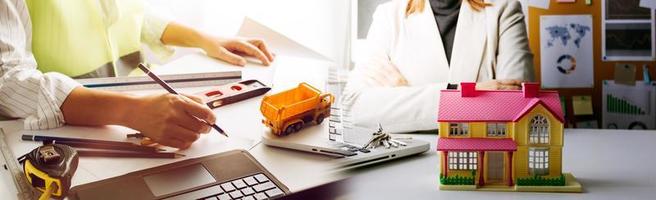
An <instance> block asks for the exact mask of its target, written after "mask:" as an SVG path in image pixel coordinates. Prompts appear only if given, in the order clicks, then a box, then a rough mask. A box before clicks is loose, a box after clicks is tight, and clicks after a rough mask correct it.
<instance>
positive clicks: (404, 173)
mask: <svg viewBox="0 0 656 200" xmlns="http://www.w3.org/2000/svg"><path fill="white" fill-rule="evenodd" d="M411 135H412V137H413V138H416V139H422V140H426V141H430V142H431V148H430V150H429V151H428V152H425V153H423V154H421V155H418V156H413V157H408V158H404V159H400V160H396V161H391V162H388V163H382V164H380V165H375V166H368V167H364V168H359V169H356V170H350V171H347V172H346V175H347V176H353V177H351V178H350V179H349V181H348V183H350V186H349V190H350V194H349V197H350V199H463V200H464V199H504V200H505V199H577V200H581V199H595V200H597V199H654V198H656V131H628V130H596V129H566V130H565V147H564V149H563V171H564V172H571V173H573V175H574V176H575V177H576V178H577V179H578V181H579V182H581V184H583V190H584V192H583V193H522V192H480V191H474V192H470V191H440V190H439V189H438V173H439V164H440V160H439V156H438V154H437V151H436V150H435V149H436V148H437V146H436V144H437V135H433V134H411Z"/></svg>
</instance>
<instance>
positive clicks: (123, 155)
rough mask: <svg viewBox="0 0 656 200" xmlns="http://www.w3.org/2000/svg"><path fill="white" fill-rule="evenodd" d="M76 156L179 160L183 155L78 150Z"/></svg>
mask: <svg viewBox="0 0 656 200" xmlns="http://www.w3.org/2000/svg"><path fill="white" fill-rule="evenodd" d="M77 154H78V155H79V156H82V157H112V158H179V157H184V156H185V155H183V154H179V153H173V152H162V153H145V152H129V151H89V150H78V151H77Z"/></svg>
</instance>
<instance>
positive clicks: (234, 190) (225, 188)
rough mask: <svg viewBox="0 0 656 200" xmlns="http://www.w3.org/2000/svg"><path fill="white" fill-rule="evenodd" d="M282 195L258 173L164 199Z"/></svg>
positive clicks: (245, 198)
mask: <svg viewBox="0 0 656 200" xmlns="http://www.w3.org/2000/svg"><path fill="white" fill-rule="evenodd" d="M283 195H285V193H284V192H283V191H282V190H281V189H280V188H279V187H278V186H277V185H276V184H275V183H273V181H271V180H269V178H267V177H266V175H264V174H261V173H260V174H256V175H252V176H247V177H244V178H240V179H237V180H232V181H227V182H224V183H221V184H218V185H214V186H211V187H207V188H204V189H200V190H196V191H192V192H189V193H184V194H181V195H178V196H174V197H170V198H166V199H165V200H192V199H201V200H228V199H242V200H260V199H273V198H276V197H280V196H283Z"/></svg>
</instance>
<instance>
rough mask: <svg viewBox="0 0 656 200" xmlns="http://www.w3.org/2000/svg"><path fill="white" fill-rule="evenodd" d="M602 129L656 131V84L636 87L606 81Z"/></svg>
mask: <svg viewBox="0 0 656 200" xmlns="http://www.w3.org/2000/svg"><path fill="white" fill-rule="evenodd" d="M601 98H602V114H603V115H602V128H611V129H642V128H643V127H644V128H647V129H656V83H653V82H652V83H651V84H645V83H644V82H643V81H636V84H635V85H634V86H631V85H624V84H616V83H615V82H614V81H611V80H604V81H603V86H602V96H601Z"/></svg>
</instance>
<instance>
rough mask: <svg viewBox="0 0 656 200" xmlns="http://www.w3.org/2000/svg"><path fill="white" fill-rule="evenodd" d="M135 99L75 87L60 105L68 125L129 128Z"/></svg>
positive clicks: (114, 93)
mask: <svg viewBox="0 0 656 200" xmlns="http://www.w3.org/2000/svg"><path fill="white" fill-rule="evenodd" d="M137 103H138V100H137V97H134V96H130V95H126V94H121V93H116V92H108V91H101V90H93V89H87V88H84V87H77V88H75V89H73V91H71V93H70V94H69V95H68V97H67V98H66V100H65V101H64V103H63V104H62V105H61V110H62V113H63V114H64V119H65V120H66V123H67V124H70V125H86V126H97V125H110V124H114V125H123V126H128V127H131V126H132V125H131V124H130V122H132V121H134V120H131V119H130V116H132V115H131V114H130V113H131V112H130V111H131V110H132V111H136V109H135V106H137V105H138V104H137Z"/></svg>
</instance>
